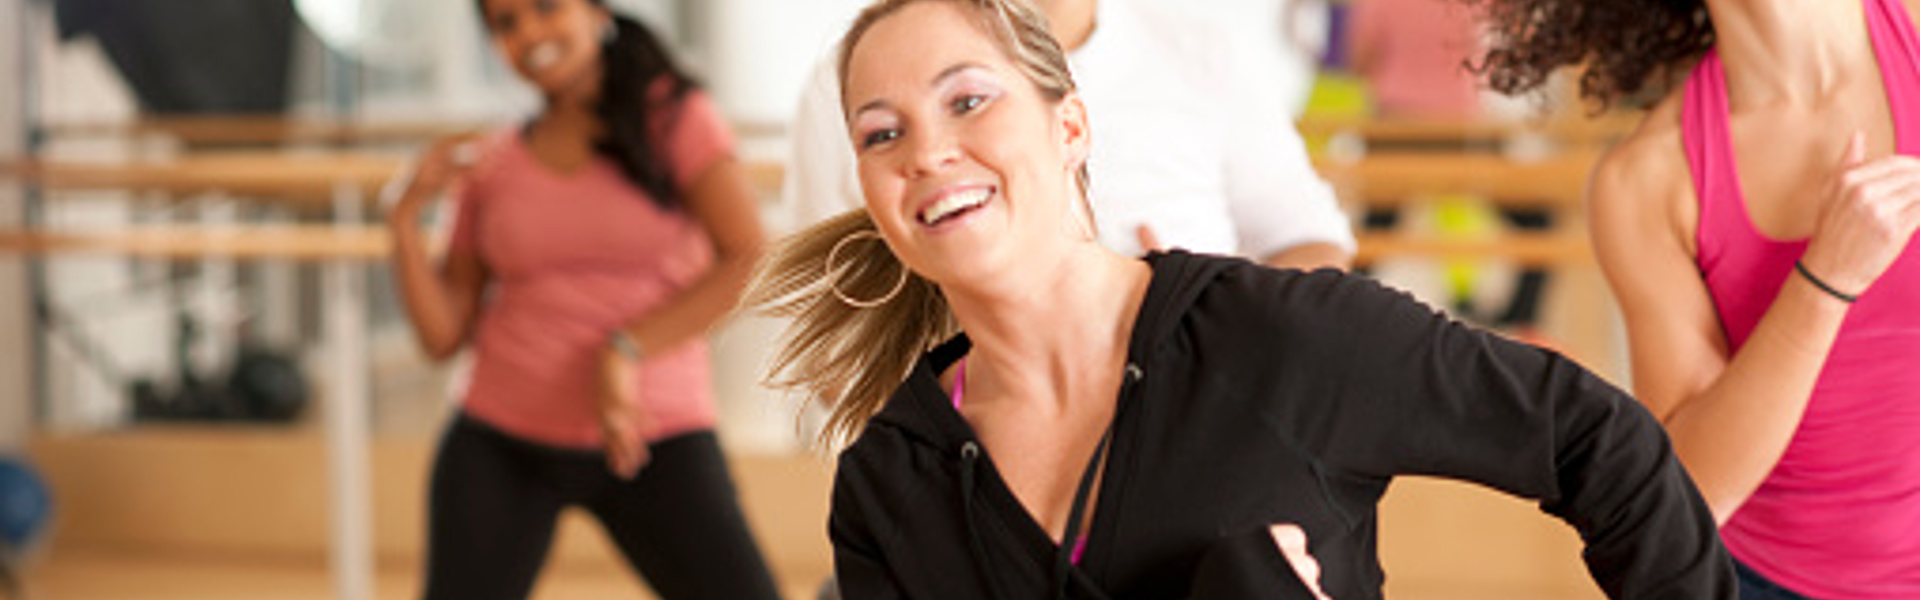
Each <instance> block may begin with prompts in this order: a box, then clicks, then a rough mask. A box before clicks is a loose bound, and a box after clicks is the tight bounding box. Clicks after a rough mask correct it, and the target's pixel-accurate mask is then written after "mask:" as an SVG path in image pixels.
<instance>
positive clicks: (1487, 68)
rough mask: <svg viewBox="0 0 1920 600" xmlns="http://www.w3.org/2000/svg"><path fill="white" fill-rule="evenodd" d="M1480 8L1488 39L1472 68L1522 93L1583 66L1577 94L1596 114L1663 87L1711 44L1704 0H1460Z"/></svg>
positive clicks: (1497, 86)
mask: <svg viewBox="0 0 1920 600" xmlns="http://www.w3.org/2000/svg"><path fill="white" fill-rule="evenodd" d="M1459 1H1461V2H1464V3H1465V4H1467V5H1468V6H1470V7H1473V8H1476V9H1484V12H1483V15H1484V18H1485V20H1486V22H1487V25H1488V32H1489V33H1490V34H1492V35H1491V37H1492V39H1491V40H1490V42H1489V45H1488V49H1487V52H1486V55H1485V56H1484V57H1482V58H1481V59H1480V61H1479V62H1478V63H1477V64H1471V65H1469V67H1470V68H1471V69H1472V70H1473V71H1474V72H1475V73H1478V74H1480V75H1482V76H1483V77H1485V78H1486V80H1487V84H1488V85H1489V86H1491V87H1492V88H1493V89H1495V90H1498V91H1500V92H1501V93H1504V94H1508V95H1520V94H1524V93H1527V92H1529V91H1532V90H1534V89H1535V88H1538V87H1540V85H1541V84H1542V83H1545V82H1546V80H1547V77H1548V76H1549V75H1552V74H1553V72H1554V71H1555V70H1556V69H1559V68H1560V67H1565V66H1582V65H1584V66H1585V68H1586V71H1585V72H1584V73H1582V74H1581V75H1580V96H1581V97H1582V98H1586V99H1588V100H1590V101H1593V102H1595V103H1597V104H1598V105H1599V106H1598V107H1597V108H1599V109H1602V110H1604V109H1606V108H1608V107H1610V106H1613V105H1614V104H1616V103H1617V102H1619V101H1621V100H1622V99H1625V98H1629V97H1633V96H1636V95H1639V94H1640V93H1641V92H1642V91H1645V90H1649V89H1651V90H1654V91H1658V90H1660V89H1663V88H1665V87H1666V85H1667V84H1668V83H1669V82H1670V81H1671V79H1670V78H1671V77H1672V76H1674V75H1675V74H1676V70H1677V69H1679V68H1683V67H1684V66H1685V65H1688V64H1691V63H1692V61H1693V60H1694V59H1696V58H1698V57H1699V56H1700V55H1701V54H1703V53H1705V52H1706V51H1707V49H1708V48H1710V47H1712V46H1713V40H1714V34H1713V22H1712V21H1711V20H1709V19H1708V18H1707V7H1706V4H1705V3H1704V2H1703V0H1459Z"/></svg>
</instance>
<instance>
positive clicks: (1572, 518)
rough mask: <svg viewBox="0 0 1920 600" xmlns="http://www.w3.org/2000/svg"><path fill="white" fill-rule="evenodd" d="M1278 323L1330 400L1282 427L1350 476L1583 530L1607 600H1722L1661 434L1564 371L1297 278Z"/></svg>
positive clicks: (1399, 307) (1383, 302)
mask: <svg viewBox="0 0 1920 600" xmlns="http://www.w3.org/2000/svg"><path fill="white" fill-rule="evenodd" d="M1300 277H1301V280H1302V281H1305V282H1309V283H1312V282H1320V283H1321V285H1308V284H1303V285H1301V286H1299V289H1298V290H1297V291H1296V292H1294V293H1293V299H1291V301H1281V302H1276V303H1275V304H1281V305H1292V306H1308V307H1312V309H1311V310H1304V311H1298V312H1297V314H1292V315H1288V316H1283V317H1282V318H1283V320H1284V322H1285V323H1286V325H1287V327H1286V329H1285V331H1287V332H1288V333H1289V334H1290V336H1291V337H1292V338H1294V339H1293V340H1292V341H1290V342H1288V343H1289V344H1297V345H1299V347H1301V348H1312V349H1313V356H1314V357H1315V360H1314V361H1313V362H1314V364H1313V365H1312V368H1313V371H1312V373H1313V375H1312V376H1313V377H1316V378H1321V379H1324V380H1325V383H1324V384H1322V386H1323V387H1324V388H1325V389H1329V390H1335V393H1334V394H1333V397H1330V398H1327V399H1325V400H1323V401H1318V402H1311V403H1307V402H1301V403H1293V404H1290V405H1288V406H1290V407H1292V408H1285V409H1282V410H1292V411H1296V413H1297V414H1291V415H1283V416H1284V417H1286V418H1283V419H1282V420H1281V421H1280V422H1288V423H1298V424H1301V425H1300V426H1299V427H1298V428H1297V429H1296V430H1295V431H1294V432H1293V435H1295V436H1297V439H1299V440H1300V441H1301V443H1302V445H1303V446H1304V447H1305V448H1306V449H1307V450H1308V451H1309V452H1311V453H1312V454H1313V455H1314V456H1316V457H1318V458H1319V459H1320V460H1322V461H1324V462H1325V463H1326V464H1328V465H1330V466H1332V467H1333V468H1335V469H1337V470H1339V471H1341V472H1343V473H1345V474H1346V476H1351V477H1357V478H1361V479H1364V480H1370V481H1379V482H1381V483H1382V484H1384V483H1385V482H1386V481H1387V480H1390V479H1391V478H1392V477H1396V476H1399V475H1434V476H1441V477H1449V478H1455V479H1461V480H1466V481H1473V482H1477V483H1481V484H1484V485H1487V486H1490V487H1493V488H1496V489H1500V490H1503V491H1506V492H1508V493H1511V494H1515V495H1518V496H1522V497H1526V498H1533V499H1536V500H1538V501H1539V502H1540V505H1541V507H1542V509H1543V510H1546V511H1548V512H1550V513H1552V514H1554V515H1556V516H1558V517H1560V518H1561V519H1563V520H1565V521H1566V522H1567V523H1568V524H1570V525H1572V526H1574V527H1575V528H1576V529H1578V530H1579V531H1580V534H1581V539H1582V540H1584V541H1585V542H1586V551H1585V552H1584V553H1583V557H1584V558H1585V559H1586V561H1587V564H1588V568H1589V570H1590V571H1591V573H1592V575H1593V579H1594V581H1595V582H1596V583H1598V584H1599V585H1600V587H1601V589H1603V590H1605V591H1606V593H1607V595H1608V596H1609V597H1612V598H1636V599H1640V598H1662V599H1674V600H1680V599H1689V600H1698V599H1728V600H1730V599H1731V598H1732V597H1733V594H1734V592H1735V588H1734V576H1733V569H1732V564H1731V562H1730V559H1729V558H1728V555H1727V553H1726V550H1725V549H1724V548H1723V547H1722V546H1721V544H1720V539H1719V535H1718V532H1717V530H1716V527H1715V525H1714V521H1713V517H1712V514H1711V513H1710V512H1709V511H1708V510H1707V507H1706V504H1705V503H1704V502H1703V501H1702V500H1701V498H1700V496H1699V494H1698V493H1697V492H1696V491H1695V490H1694V487H1693V484H1692V483H1691V482H1690V481H1689V480H1688V478H1687V475H1686V472H1685V471H1684V470H1683V469H1682V467H1681V465H1680V463H1679V461H1677V460H1676V459H1675V458H1674V456H1673V454H1672V451H1671V447H1670V446H1669V445H1668V444H1667V441H1666V438H1665V435H1664V434H1663V432H1662V430H1661V428H1660V424H1659V422H1657V421H1655V420H1654V419H1653V418H1652V416H1651V415H1650V414H1649V413H1648V412H1647V411H1646V410H1645V409H1644V408H1642V407H1641V406H1640V405H1639V404H1638V403H1637V402H1635V401H1634V400H1633V399H1632V398H1630V397H1628V396H1627V395H1626V394H1625V393H1623V392H1621V391H1620V390H1618V389H1615V388H1614V387H1612V386H1610V385H1608V384H1607V383H1606V382H1605V381H1602V380H1601V379H1600V378H1599V377H1597V376H1595V375H1593V374H1592V373H1590V372H1588V371H1586V370H1585V369H1583V368H1581V367H1580V366H1579V365H1578V364H1576V363H1574V362H1573V361H1572V360H1570V359H1567V358H1566V357H1564V356H1560V355H1559V354H1556V353H1554V352H1551V351H1547V350H1543V349H1540V348H1536V347H1533V346H1529V345H1526V344H1521V343H1518V342H1515V341H1512V340H1509V339H1507V338H1504V337H1501V336H1498V335H1495V334H1492V333H1488V332H1486V331H1482V330H1478V329H1475V328H1473V327H1470V326H1467V325H1465V324H1462V323H1459V322H1457V321H1454V320H1452V319H1449V318H1447V317H1446V316H1445V315H1443V314H1440V313H1438V312H1436V311H1434V310H1432V309H1431V308H1428V307H1426V306H1424V305H1421V304H1419V303H1418V302H1416V301H1414V300H1413V299H1412V298H1411V297H1409V296H1406V295H1405V294H1404V293H1403V292H1397V291H1393V290H1389V289H1386V288H1384V287H1382V286H1380V285H1379V284H1377V283H1373V282H1371V281H1367V280H1364V279H1360V278H1354V277H1342V276H1338V275H1335V274H1331V273H1315V274H1309V275H1302V276H1300Z"/></svg>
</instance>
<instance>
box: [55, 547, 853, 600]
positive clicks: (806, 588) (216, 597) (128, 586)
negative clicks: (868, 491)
mask: <svg viewBox="0 0 1920 600" xmlns="http://www.w3.org/2000/svg"><path fill="white" fill-rule="evenodd" d="M27 576H28V579H29V584H28V590H27V592H28V593H27V597H26V598H23V599H21V600H336V596H335V595H334V588H333V581H332V579H331V576H330V575H329V573H328V571H327V568H326V565H325V564H324V563H323V562H322V561H320V560H299V559H286V558H272V557H264V558H263V557H244V556H213V555H201V556H181V555H177V554H176V555H165V554H152V553H137V552H114V551H90V550H70V551H55V552H50V553H49V555H48V556H45V557H43V558H41V559H40V560H37V561H36V562H35V563H34V564H33V565H32V566H31V570H30V571H28V572H27ZM781 576H782V581H781V583H782V592H784V594H785V596H786V597H787V599H788V600H812V599H813V598H814V597H815V592H816V590H817V588H818V586H819V583H820V582H821V581H822V580H823V579H824V578H825V577H826V574H825V573H782V574H781ZM374 594H375V597H376V598H377V599H378V600H406V599H411V598H418V597H419V595H420V580H419V567H418V565H413V564H383V565H381V567H380V569H379V571H378V573H377V574H376V577H375V583H374ZM600 598H606V599H621V600H652V599H653V598H655V596H654V595H653V594H652V593H651V592H650V591H649V590H648V589H647V587H646V586H645V585H644V584H643V583H641V581H640V580H639V578H637V577H635V576H634V575H632V574H631V573H630V572H629V571H627V570H626V569H624V568H620V567H618V566H614V565H609V564H579V563H578V562H571V563H564V564H556V565H552V566H550V567H549V568H548V569H547V571H546V572H545V573H543V574H542V575H541V577H540V582H539V583H538V584H537V586H536V587H535V589H534V594H533V597H532V600H563V599H564V600H591V599H600Z"/></svg>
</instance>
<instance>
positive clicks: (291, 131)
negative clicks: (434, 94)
mask: <svg viewBox="0 0 1920 600" xmlns="http://www.w3.org/2000/svg"><path fill="white" fill-rule="evenodd" d="M505 126H509V124H506V123H501V122H484V121H458V120H436V119H422V120H399V119H352V118H329V117H297V116H281V115H227V116H174V117H146V118H140V119H135V120H132V121H126V122H76V123H54V124H51V125H49V126H48V127H47V129H48V133H50V134H52V135H53V136H55V137H93V138H98V137H141V136H153V137H162V138H167V139H172V140H176V141H179V142H182V143H186V144H206V145H245V144H256V145H257V144H288V143H292V144H299V143H308V144H339V145H345V144H379V143H421V142H427V141H431V140H433V139H436V138H441V137H446V136H450V135H461V134H469V133H476V132H487V131H497V130H499V129H500V128H501V127H505ZM731 126H732V128H733V132H734V134H735V135H739V136H772V135H784V134H785V127H784V126H783V125H780V124H777V123H765V122H753V121H736V122H733V123H732V124H731Z"/></svg>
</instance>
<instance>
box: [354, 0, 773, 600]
mask: <svg viewBox="0 0 1920 600" xmlns="http://www.w3.org/2000/svg"><path fill="white" fill-rule="evenodd" d="M479 4H480V8H481V14H482V15H483V16H484V18H485V21H486V24H487V28H488V31H489V33H491V34H492V40H493V43H494V47H495V48H496V49H497V50H499V52H500V53H501V55H502V56H503V57H504V58H506V59H507V62H509V63H511V64H512V65H513V68H514V71H515V72H516V73H518V74H519V75H520V76H521V77H522V78H523V79H525V80H526V81H527V82H529V83H531V84H533V85H534V86H535V87H537V88H539V90H540V92H541V94H542V96H544V98H545V101H546V104H545V106H544V108H543V109H542V110H541V112H540V113H539V114H538V115H537V116H535V117H534V118H532V119H531V120H529V121H528V122H526V123H525V124H524V125H517V126H510V127H506V128H503V129H501V130H499V131H497V132H495V133H493V134H490V135H486V136H479V137H458V138H453V139H448V140H442V141H441V142H439V143H437V144H435V145H434V146H433V148H432V149H430V150H429V151H427V153H426V155H425V156H424V157H422V158H421V160H420V161H419V166H418V167H417V168H416V169H415V171H414V173H413V174H412V176H411V178H410V179H409V180H408V181H409V182H410V183H409V184H408V185H407V186H405V191H404V193H403V194H402V196H401V197H400V198H399V199H398V201H397V202H396V203H395V204H394V208H393V210H392V211H391V212H390V213H389V214H388V225H389V228H390V229H391V230H392V232H393V239H394V244H393V247H394V250H393V261H394V265H393V270H394V272H395V274H396V276H397V277H398V278H399V287H400V290H401V292H402V296H403V299H404V301H405V304H406V308H407V312H408V314H409V316H411V317H412V324H413V326H414V332H415V333H416V334H417V337H418V338H419V341H420V343H421V345H422V346H423V347H424V348H425V349H426V351H427V352H428V354H430V355H432V356H433V357H435V358H440V359H444V358H447V357H450V356H452V355H453V354H455V353H457V352H459V351H461V350H463V349H465V348H467V347H469V346H470V347H471V349H472V356H473V360H472V368H471V369H470V370H469V375H468V380H467V381H466V382H464V384H463V385H461V386H459V388H458V389H460V390H461V391H460V394H461V396H460V401H461V408H460V411H459V414H458V415H457V416H455V417H454V419H453V423H452V424H451V425H450V426H449V427H448V428H447V432H446V434H445V436H444V437H443V439H442V442H441V446H440V448H439V452H438V454H437V455H436V457H435V459H434V467H433V480H432V483H431V486H430V492H429V494H430V497H429V509H428V510H429V513H428V549H427V567H426V577H425V580H426V590H425V596H426V597H427V598H429V599H434V598H461V599H473V598H499V599H503V600H505V599H514V598H524V597H526V595H527V594H528V592H529V590H530V589H531V587H532V585H533V582H534V579H535V576H536V575H537V574H538V573H539V570H540V566H541V564H542V563H543V562H544V559H545V555H546V552H547V547H548V545H549V543H550V542H551V540H552V536H553V532H554V527H555V519H556V517H557V516H558V514H559V512H560V511H561V510H562V509H564V508H566V507H568V506H577V507H580V508H584V509H586V510H587V511H588V512H590V513H591V514H592V515H593V516H594V517H596V518H597V519H598V520H599V521H600V523H601V524H602V525H603V526H604V527H605V528H606V529H607V532H608V534H609V537H610V538H611V539H612V540H613V542H614V545H615V547H617V548H618V549H619V550H620V552H621V553H622V554H623V555H624V557H625V558H626V559H627V560H628V562H629V563H630V564H631V565H632V566H633V568H634V569H635V570H636V571H638V572H639V573H640V574H641V575H642V576H643V577H644V578H645V579H646V581H647V583H648V584H649V585H650V586H652V587H653V589H654V591H655V592H656V593H657V594H658V595H659V596H661V597H663V598H667V599H669V600H671V599H684V598H746V599H750V600H752V599H772V598H775V597H776V596H777V594H776V592H775V587H774V584H773V581H772V578H771V576H770V575H769V574H768V571H767V567H766V565H765V563H764V561H763V560H762V558H761V556H760V554H759V552H758V550H757V549H756V548H755V544H754V541H753V537H752V535H751V533H750V532H749V531H748V529H747V525H746V523H745V520H744V519H743V517H742V515H741V511H740V507H739V504H738V501H737V500H736V498H735V494H734V490H733V482H732V478H731V475H729V473H728V471H727V468H726V462H725V461H724V460H723V457H722V455H721V452H720V448H719V442H718V440H717V438H716V437H715V435H714V432H713V427H714V422H715V416H714V407H713V399H712V390H711V388H710V387H709V385H710V383H709V381H708V379H709V376H708V365H707V347H706V343H705V340H704V335H705V333H706V330H707V329H708V328H709V327H711V326H712V325H713V324H714V323H716V322H718V321H719V320H720V319H721V318H723V317H724V316H725V315H726V313H727V312H728V311H729V310H730V309H731V308H732V307H733V306H734V304H735V303H736V301H737V299H738V297H739V293H740V289H741V287H742V286H744V285H745V282H746V278H747V275H748V274H749V272H750V270H751V267H752V265H753V262H754V261H755V260H756V259H757V258H758V257H759V253H760V246H761V243H762V242H761V233H760V226H759V221H758V217H757V214H756V212H755V208H754V200H753V196H752V192H751V191H750V190H751V188H750V184H749V183H748V182H747V181H746V177H745V175H744V173H743V172H742V170H741V168H740V167H739V165H738V164H737V163H736V162H735V161H734V160H733V155H732V150H733V149H732V142H733V140H732V134H731V133H730V132H729V131H728V129H727V127H726V123H725V121H724V119H723V118H722V117H721V115H720V112H719V110H718V109H717V108H716V107H715V106H714V105H713V103H712V101H711V100H710V99H709V98H708V97H707V96H706V95H705V94H704V93H702V92H701V91H700V90H699V89H698V88H697V87H696V86H695V85H694V84H693V82H692V81H691V80H689V79H688V78H687V77H686V76H685V75H683V74H682V73H681V72H680V71H679V70H678V69H676V68H675V67H674V66H673V64H672V62H671V61H670V60H669V57H668V56H667V54H666V52H665V50H664V49H663V48H661V47H660V44H659V43H658V42H657V41H655V40H654V38H653V36H652V35H651V34H650V33H648V32H647V30H646V29H645V28H643V27H641V26H640V24H639V23H637V22H635V21H633V20H631V19H628V18H625V17H622V16H620V15H616V14H613V13H612V12H610V11H608V10H607V8H606V7H605V6H603V5H602V4H600V3H599V2H598V1H597V0H480V3H479ZM447 189H455V190H457V191H456V192H455V194H454V196H455V197H456V200H455V206H454V207H453V208H454V212H455V214H456V215H457V216H456V217H455V218H454V227H453V233H452V235H451V243H450V245H449V248H447V250H446V254H445V257H444V259H442V260H441V261H440V262H439V264H437V265H436V264H433V263H432V262H430V261H429V259H428V255H427V251H426V249H425V244H424V242H423V241H422V237H423V236H422V234H421V233H420V231H419V216H420V214H421V211H422V210H423V209H424V208H423V207H425V206H426V205H428V204H429V203H431V202H432V201H433V200H434V199H435V198H436V197H438V196H440V195H441V193H442V192H443V191H445V190H447Z"/></svg>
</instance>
